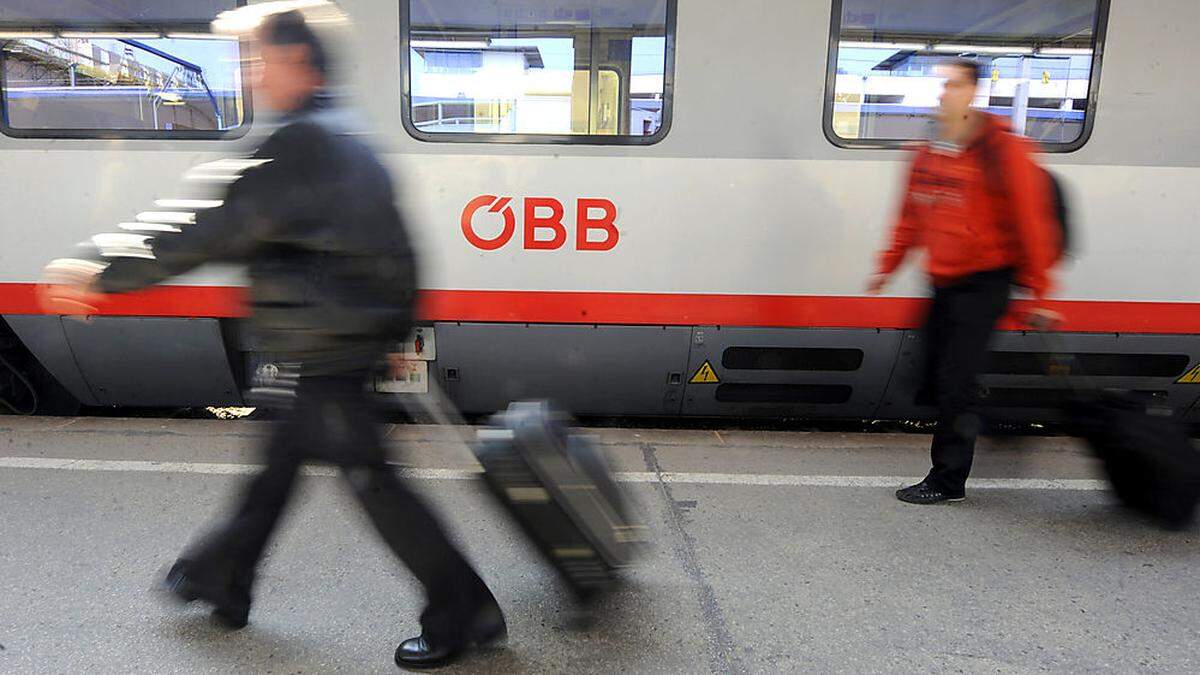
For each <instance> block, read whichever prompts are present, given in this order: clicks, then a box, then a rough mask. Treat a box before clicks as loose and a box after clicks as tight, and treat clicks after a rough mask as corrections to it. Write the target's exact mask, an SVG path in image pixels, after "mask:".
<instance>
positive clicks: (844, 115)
mask: <svg viewBox="0 0 1200 675" xmlns="http://www.w3.org/2000/svg"><path fill="white" fill-rule="evenodd" d="M1108 5H1109V0H971V1H970V2H964V1H963V0H834V9H833V29H832V32H831V33H832V38H833V39H831V40H830V46H829V71H828V74H827V83H826V98H825V119H824V124H825V134H826V136H827V137H828V138H829V139H830V141H832V142H833V143H835V144H837V145H840V146H865V147H895V146H896V145H898V144H900V143H903V142H905V141H911V140H915V139H924V138H929V137H930V136H931V135H932V134H933V131H934V115H935V113H936V110H937V106H938V97H939V95H940V93H941V87H942V79H941V77H940V74H941V72H942V71H941V69H940V68H939V67H938V66H939V65H940V64H942V63H945V62H946V61H948V60H950V59H954V58H961V57H965V58H969V59H972V60H974V61H976V62H978V63H981V64H983V65H984V66H985V68H984V70H985V72H987V73H988V74H989V76H988V77H985V78H983V79H981V80H980V81H979V89H978V92H977V94H976V98H975V105H976V106H977V107H978V108H981V109H984V110H987V111H988V112H991V113H994V114H996V115H1000V116H1003V117H1006V118H1008V119H1009V120H1010V121H1011V123H1012V127H1013V129H1014V130H1016V131H1017V132H1019V133H1022V134H1025V135H1026V136H1029V137H1030V138H1033V139H1036V140H1038V141H1040V142H1041V143H1042V144H1043V146H1044V147H1045V148H1046V149H1047V150H1058V151H1071V150H1075V149H1078V148H1079V147H1081V146H1082V145H1083V144H1084V143H1085V142H1086V141H1087V137H1088V135H1089V134H1090V133H1091V126H1092V122H1093V118H1094V116H1095V112H1096V92H1097V81H1098V78H1099V72H1100V57H1101V54H1102V52H1103V39H1104V29H1105V26H1106V24H1107V17H1108Z"/></svg>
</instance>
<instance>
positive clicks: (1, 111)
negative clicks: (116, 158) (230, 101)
mask: <svg viewBox="0 0 1200 675" xmlns="http://www.w3.org/2000/svg"><path fill="white" fill-rule="evenodd" d="M246 2H247V0H235V4H234V6H235V7H244V6H245V5H246ZM186 27H187V28H190V29H194V28H196V26H194V25H188V26H186ZM86 28H87V30H94V31H96V32H97V33H99V32H102V31H103V30H104V29H105V28H107V27H102V26H94V25H88V26H86ZM111 29H112V30H131V27H130V26H119V27H118V26H112V27H111ZM53 30H56V31H58V30H71V27H70V26H54V27H53ZM163 32H164V34H165V32H166V31H163ZM237 42H238V49H239V53H244V52H245V50H246V49H247V47H248V42H247V40H246V39H245V38H239V39H238V41H237ZM3 61H4V57H3V56H2V55H0V133H2V134H3V135H5V136H8V137H10V138H19V139H30V138H32V139H67V140H97V139H99V140H155V141H213V140H228V141H232V140H237V139H240V138H242V137H243V136H245V135H246V134H248V133H249V132H250V126H251V124H252V123H253V121H254V105H253V100H252V98H253V97H252V95H251V87H249V86H248V84H247V83H248V82H249V81H250V79H249V78H250V73H249V71H248V70H247V68H246V59H244V58H243V59H241V63H240V64H239V65H238V68H239V69H240V70H241V71H242V112H243V119H242V121H241V124H239V125H238V126H237V127H235V128H233V129H228V130H225V131H219V130H206V129H178V130H167V129H157V130H155V129H22V128H19V127H13V126H11V125H9V123H8V82H7V80H6V78H5V74H4V71H5V69H4V68H3Z"/></svg>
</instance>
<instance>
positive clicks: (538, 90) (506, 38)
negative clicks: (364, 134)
mask: <svg viewBox="0 0 1200 675" xmlns="http://www.w3.org/2000/svg"><path fill="white" fill-rule="evenodd" d="M402 1H403V2H404V3H405V4H406V10H407V11H403V12H402V16H403V19H402V21H403V24H404V25H403V26H402V35H403V36H404V39H403V44H402V50H403V55H402V58H403V59H404V79H405V82H404V84H405V86H404V101H403V110H402V116H403V119H404V125H405V127H406V128H407V129H408V130H409V133H411V134H412V135H413V136H415V137H416V138H419V139H421V140H427V141H469V142H481V141H494V142H528V143H624V144H635V143H640V144H646V143H654V142H656V141H658V140H661V139H662V137H663V136H664V135H665V134H666V132H667V130H668V129H669V126H670V115H671V107H670V106H671V79H672V78H671V71H672V68H673V62H674V55H673V50H674V47H673V45H674V30H673V26H674V14H675V6H676V1H675V0H566V1H565V2H555V3H547V2H545V0H493V1H489V2H478V0H439V1H438V2H436V3H433V2H427V1H426V0H402Z"/></svg>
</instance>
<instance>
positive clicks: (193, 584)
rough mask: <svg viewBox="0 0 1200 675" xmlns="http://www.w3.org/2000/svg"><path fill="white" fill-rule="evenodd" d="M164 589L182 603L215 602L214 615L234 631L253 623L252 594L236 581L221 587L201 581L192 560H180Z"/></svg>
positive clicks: (174, 566)
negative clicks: (235, 583)
mask: <svg viewBox="0 0 1200 675" xmlns="http://www.w3.org/2000/svg"><path fill="white" fill-rule="evenodd" d="M163 588H164V590H166V592H167V593H170V594H171V595H172V596H174V597H175V598H176V599H177V600H179V601H181V602H184V603H189V602H193V601H195V600H201V601H203V602H206V603H208V604H210V605H212V606H213V612H212V615H213V618H214V619H216V621H217V622H218V623H220V624H221V625H222V626H224V627H226V628H228V629H230V630H237V629H239V628H245V627H246V624H248V623H250V594H249V593H248V592H245V591H241V590H239V589H237V588H234V587H233V586H232V584H230V585H228V586H220V585H217V584H210V583H206V582H204V581H201V575H200V574H198V573H197V571H196V569H195V564H194V563H192V562H191V561H189V560H179V561H177V562H176V563H175V564H174V565H173V566H172V567H171V571H169V572H167V578H166V579H165V580H164V581H163Z"/></svg>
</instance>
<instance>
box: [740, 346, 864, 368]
mask: <svg viewBox="0 0 1200 675" xmlns="http://www.w3.org/2000/svg"><path fill="white" fill-rule="evenodd" d="M862 364H863V350H861V349H844V348H833V347H729V348H728V349H726V350H725V351H724V353H722V355H721V365H722V366H723V367H724V368H725V369H727V370H805V371H822V372H830V371H833V372H852V371H855V370H858V369H859V368H861V367H862Z"/></svg>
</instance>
